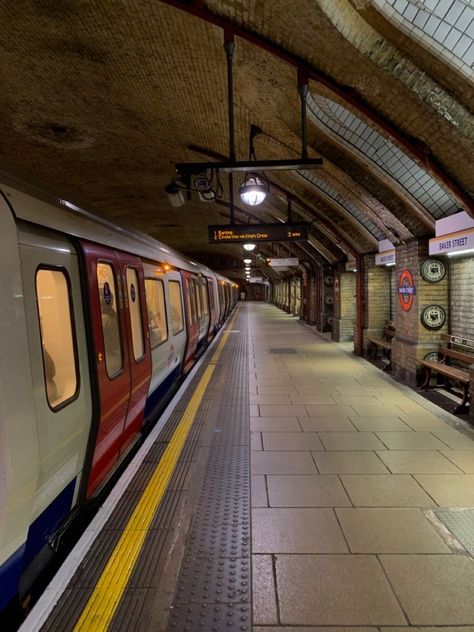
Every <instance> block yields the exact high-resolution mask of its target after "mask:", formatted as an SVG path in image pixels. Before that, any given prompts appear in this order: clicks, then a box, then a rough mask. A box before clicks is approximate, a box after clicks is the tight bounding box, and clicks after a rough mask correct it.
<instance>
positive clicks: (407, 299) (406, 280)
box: [398, 268, 415, 312]
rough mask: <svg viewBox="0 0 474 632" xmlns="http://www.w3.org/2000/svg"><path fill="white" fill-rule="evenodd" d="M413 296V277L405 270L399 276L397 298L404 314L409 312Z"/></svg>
mask: <svg viewBox="0 0 474 632" xmlns="http://www.w3.org/2000/svg"><path fill="white" fill-rule="evenodd" d="M414 296H415V284H414V282H413V275H412V273H411V272H410V270H408V269H407V268H405V270H403V271H402V273H401V274H400V281H399V283H398V298H399V300H400V305H401V306H402V309H403V310H405V311H406V312H409V311H410V310H411V306H412V305H413V297H414Z"/></svg>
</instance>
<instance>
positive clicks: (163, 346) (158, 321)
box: [143, 263, 186, 419]
mask: <svg viewBox="0 0 474 632" xmlns="http://www.w3.org/2000/svg"><path fill="white" fill-rule="evenodd" d="M143 270H144V274H145V290H146V302H147V311H148V327H149V335H150V347H151V360H152V372H151V381H150V385H149V390H148V399H147V405H146V410H145V416H146V418H147V419H149V418H151V417H152V416H153V414H154V413H155V411H156V410H157V408H158V406H159V405H160V404H161V402H162V400H163V397H164V395H165V394H166V393H167V392H168V390H169V388H170V386H171V385H172V384H173V383H174V382H175V381H176V380H177V379H178V377H179V373H180V370H181V365H182V361H183V357H184V350H185V347H186V330H185V328H184V309H183V299H182V290H181V276H180V274H179V272H177V271H170V272H167V273H166V275H165V274H163V272H162V271H161V269H159V273H158V274H157V273H156V270H157V266H156V265H152V264H149V263H144V264H143Z"/></svg>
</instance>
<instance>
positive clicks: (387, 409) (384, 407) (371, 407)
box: [352, 402, 400, 417]
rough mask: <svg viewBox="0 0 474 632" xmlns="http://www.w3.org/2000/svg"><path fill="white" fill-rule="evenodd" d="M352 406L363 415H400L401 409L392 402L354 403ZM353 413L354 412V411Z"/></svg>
mask: <svg viewBox="0 0 474 632" xmlns="http://www.w3.org/2000/svg"><path fill="white" fill-rule="evenodd" d="M352 408H353V409H354V410H355V412H356V413H357V414H358V415H360V416H361V417H381V416H383V417H385V416H387V417H398V415H399V414H400V410H399V409H398V408H397V407H396V406H394V405H391V404H383V403H381V404H379V403H378V402H374V403H373V404H354V405H353V406H352ZM352 414H353V413H352Z"/></svg>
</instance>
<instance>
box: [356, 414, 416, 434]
mask: <svg viewBox="0 0 474 632" xmlns="http://www.w3.org/2000/svg"><path fill="white" fill-rule="evenodd" d="M349 419H350V421H351V422H352V423H353V424H354V426H355V427H356V428H357V430H360V431H362V432H375V431H380V430H381V431H384V430H385V431H389V432H396V431H399V432H413V430H412V428H410V426H407V424H405V423H403V421H402V420H401V419H399V418H398V417H390V416H389V415H387V416H385V415H384V416H379V417H376V416H373V417H358V416H356V415H351V416H350V417H349Z"/></svg>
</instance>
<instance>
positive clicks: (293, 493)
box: [267, 474, 351, 507]
mask: <svg viewBox="0 0 474 632" xmlns="http://www.w3.org/2000/svg"><path fill="white" fill-rule="evenodd" d="M267 484H268V495H269V498H270V507H350V506H351V502H350V500H349V498H348V496H347V494H346V492H345V491H344V488H343V486H342V485H341V481H340V480H339V478H338V477H337V476H331V475H327V474H316V475H313V476H311V475H309V476H268V479H267Z"/></svg>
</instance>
